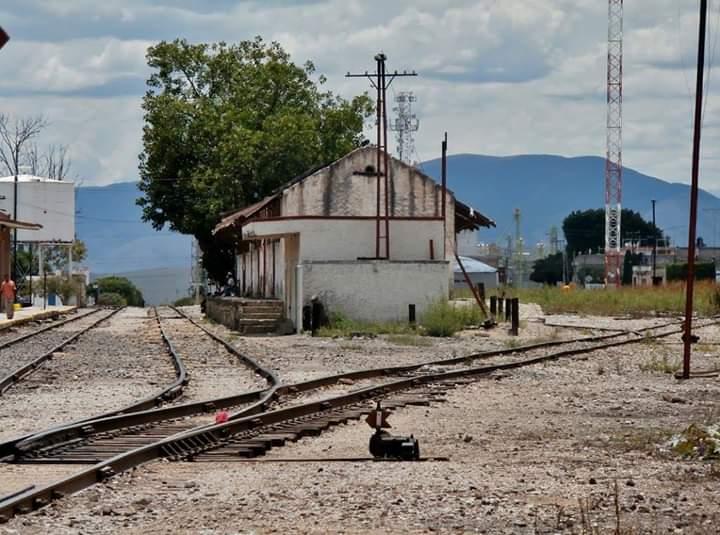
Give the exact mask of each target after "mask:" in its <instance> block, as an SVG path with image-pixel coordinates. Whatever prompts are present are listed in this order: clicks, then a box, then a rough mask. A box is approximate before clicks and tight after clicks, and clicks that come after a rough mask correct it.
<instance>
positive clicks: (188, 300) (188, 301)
mask: <svg viewBox="0 0 720 535" xmlns="http://www.w3.org/2000/svg"><path fill="white" fill-rule="evenodd" d="M194 304H195V298H194V297H190V296H187V297H181V298H180V299H177V300H176V301H175V302H174V303H173V305H174V306H176V307H189V306H192V305H194Z"/></svg>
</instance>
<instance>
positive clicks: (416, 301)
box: [214, 146, 495, 327]
mask: <svg viewBox="0 0 720 535" xmlns="http://www.w3.org/2000/svg"><path fill="white" fill-rule="evenodd" d="M376 156H377V152H376V148H375V147H372V146H368V147H362V148H358V149H356V150H354V151H352V152H350V153H349V154H347V155H346V156H344V157H343V158H341V159H339V160H337V161H335V162H333V163H332V164H330V165H327V166H325V167H322V168H320V169H315V170H312V171H310V172H308V173H306V174H304V175H302V176H300V177H297V178H295V179H293V180H291V181H289V182H288V183H287V184H285V185H284V186H283V187H282V188H280V189H279V190H278V191H276V192H275V193H274V194H272V195H270V196H268V197H266V198H264V199H262V200H260V201H258V202H257V203H255V204H253V205H251V206H248V207H246V208H244V209H242V210H239V211H238V212H235V213H233V214H231V215H229V216H227V217H225V218H224V219H223V220H222V221H220V223H219V224H218V225H217V226H216V228H215V230H214V233H215V235H216V236H217V238H218V239H223V240H232V242H233V244H234V247H235V249H236V251H237V257H236V259H237V263H236V276H237V283H238V287H239V291H240V293H241V295H243V296H247V297H253V298H265V299H278V300H282V301H283V310H284V314H285V317H286V318H288V319H290V320H291V321H292V322H293V323H294V325H295V326H296V327H297V326H299V325H300V323H301V318H302V315H301V314H302V307H303V306H304V305H307V304H308V303H309V301H310V299H311V297H313V296H315V297H317V298H318V299H320V301H321V302H322V303H323V304H324V305H325V307H326V308H327V309H328V311H329V312H330V313H333V312H338V313H342V314H344V315H346V316H349V317H352V318H355V319H358V320H368V321H386V320H401V319H405V318H407V314H408V305H410V304H413V305H415V306H416V309H417V312H418V314H419V315H421V314H422V311H423V310H424V309H425V307H426V306H427V305H429V304H430V303H432V302H433V301H436V300H440V299H446V298H447V297H448V295H449V288H450V285H451V284H453V280H454V279H453V273H452V269H451V266H450V261H451V260H452V259H453V258H454V251H455V236H456V233H458V232H460V231H462V230H477V229H479V228H481V227H490V226H494V225H495V223H494V222H493V221H492V220H490V219H489V218H487V217H485V216H483V215H482V214H480V213H479V212H477V211H476V210H474V209H473V208H471V207H469V206H467V205H465V204H463V203H462V202H460V201H458V200H456V199H455V197H454V196H453V194H452V192H450V191H447V192H446V193H445V195H444V194H443V191H442V187H441V186H440V185H439V184H437V183H436V182H435V181H434V180H433V179H431V178H430V177H429V176H427V175H425V174H424V173H422V172H421V171H419V170H418V169H415V168H414V167H411V166H409V165H407V164H405V163H403V162H401V161H400V160H397V159H395V158H392V157H391V158H389V170H390V172H389V177H388V183H389V188H388V191H389V194H388V199H387V206H388V214H389V217H388V219H387V225H386V220H385V218H384V207H385V203H386V199H385V196H384V195H380V196H378V195H377V191H378V188H377V183H378V176H377V173H376V171H375V167H374V166H375V162H376ZM381 192H382V188H381ZM443 199H445V210H443V208H442V205H443ZM378 203H379V206H380V207H381V214H382V216H381V218H380V219H378V217H377V207H378ZM443 212H444V213H445V217H444V218H443ZM386 228H387V229H388V230H389V235H387V236H386ZM386 246H387V247H388V249H389V255H388V256H387V257H385V250H386ZM378 252H379V253H380V254H378Z"/></svg>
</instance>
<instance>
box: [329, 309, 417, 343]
mask: <svg viewBox="0 0 720 535" xmlns="http://www.w3.org/2000/svg"><path fill="white" fill-rule="evenodd" d="M414 333H415V328H414V326H412V325H410V324H408V323H401V322H399V321H397V322H392V321H388V322H384V323H375V322H363V321H355V320H351V319H350V318H348V317H347V316H345V315H343V314H339V313H335V314H331V315H330V322H329V324H328V325H327V326H326V327H321V328H320V329H318V330H317V335H318V336H321V337H324V338H337V337H352V336H377V335H380V334H414Z"/></svg>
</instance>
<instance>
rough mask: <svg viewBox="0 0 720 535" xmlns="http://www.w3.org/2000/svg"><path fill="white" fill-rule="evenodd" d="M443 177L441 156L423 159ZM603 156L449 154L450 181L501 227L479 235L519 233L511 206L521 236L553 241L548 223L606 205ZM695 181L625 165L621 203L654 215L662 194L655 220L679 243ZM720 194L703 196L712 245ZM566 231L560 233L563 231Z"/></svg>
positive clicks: (703, 228) (701, 228)
mask: <svg viewBox="0 0 720 535" xmlns="http://www.w3.org/2000/svg"><path fill="white" fill-rule="evenodd" d="M421 168H422V169H423V170H424V171H425V172H426V173H428V174H429V175H430V176H432V177H434V178H436V179H437V180H438V181H439V180H440V160H439V159H436V160H431V161H428V162H424V163H422V164H421ZM604 176H605V160H604V159H603V158H599V157H595V156H582V157H577V158H564V157H561V156H548V155H523V156H506V157H497V156H481V155H477V154H457V155H453V156H449V157H448V187H449V188H450V189H451V190H452V191H453V192H454V193H455V194H456V196H457V198H458V199H460V200H462V201H463V202H465V203H468V204H470V205H472V206H473V207H474V208H476V209H477V210H479V211H480V212H482V213H483V214H485V215H487V216H488V217H490V218H492V219H494V220H495V222H496V223H497V229H488V230H486V229H483V230H481V231H480V234H479V241H483V242H487V241H495V240H499V241H500V242H502V240H503V239H504V237H505V236H506V235H508V234H511V235H514V233H515V231H514V229H515V224H514V221H513V210H514V209H515V208H520V210H521V212H522V225H521V229H522V236H523V237H524V238H525V242H526V243H527V244H534V243H536V242H538V241H545V242H547V235H546V234H547V233H548V232H549V230H550V227H551V226H553V225H557V227H558V230H561V225H562V220H563V219H564V218H565V216H566V215H568V214H569V213H570V212H571V211H572V210H586V209H590V208H602V207H604V205H605V194H604V191H605V181H604ZM689 195H690V187H689V186H687V185H685V184H677V183H671V182H666V181H663V180H660V179H658V178H654V177H651V176H648V175H644V174H642V173H639V172H637V171H635V170H633V169H629V168H624V170H623V208H630V209H631V210H635V211H637V212H640V213H641V214H642V215H643V217H645V218H646V219H647V220H651V218H652V206H651V203H650V200H651V199H656V200H657V205H656V221H657V224H658V226H659V227H661V228H662V229H663V230H664V231H665V233H666V234H668V235H669V236H670V237H671V238H672V240H673V243H675V244H677V245H686V244H687V225H688V212H689ZM718 209H720V199H718V198H717V197H715V196H714V195H712V194H710V193H708V192H707V191H701V193H700V196H699V212H698V213H699V218H698V236H702V237H703V238H704V240H705V243H706V244H707V245H713V244H715V243H718V240H720V235H718V234H717V233H718V231H720V212H716V211H710V210H718ZM561 237H562V232H561Z"/></svg>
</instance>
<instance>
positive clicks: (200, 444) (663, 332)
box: [0, 320, 718, 520]
mask: <svg viewBox="0 0 720 535" xmlns="http://www.w3.org/2000/svg"><path fill="white" fill-rule="evenodd" d="M191 321H192V320H191ZM717 323H718V321H711V322H708V323H706V324H704V325H701V326H699V327H698V328H702V327H707V326H709V325H714V324H717ZM676 325H677V323H676V322H673V323H672V324H670V323H669V324H665V325H661V326H654V327H650V328H646V329H642V330H639V331H635V332H623V333H612V334H606V335H600V336H592V337H584V338H582V339H575V340H569V341H568V340H566V341H550V342H544V343H540V344H533V345H530V346H523V347H517V348H510V349H506V350H497V351H489V352H484V353H476V354H473V355H468V356H464V357H456V358H452V359H442V360H437V361H433V362H426V363H421V364H417V365H411V366H398V367H387V368H376V369H372V370H358V371H355V372H349V373H343V374H337V375H333V376H328V377H323V378H318V379H314V380H310V381H305V382H302V383H296V384H275V385H274V386H271V387H270V388H268V389H266V390H261V391H255V392H249V393H246V394H243V395H244V396H247V397H245V398H244V399H245V402H247V403H249V405H247V406H245V407H243V408H242V409H241V410H239V411H237V412H235V413H234V414H232V415H231V418H230V420H229V421H228V422H225V423H220V424H215V425H203V426H199V427H196V428H193V429H191V430H179V432H178V433H175V434H173V435H171V436H159V435H157V436H153V433H152V432H150V433H147V435H148V436H147V438H149V439H150V442H149V443H148V441H147V440H146V437H144V436H143V432H144V431H146V430H147V429H150V427H148V426H152V425H153V424H154V423H157V421H158V419H159V418H167V417H168V416H169V415H170V413H169V412H168V411H179V410H183V406H178V407H170V408H167V409H158V410H156V411H145V412H141V413H133V414H128V415H122V416H119V417H118V418H122V419H123V420H122V421H120V420H115V421H111V419H104V420H95V421H92V422H88V430H89V435H88V436H86V437H85V438H82V437H75V438H68V436H69V435H67V434H65V435H64V436H63V438H64V439H65V440H64V443H63V442H62V441H61V442H55V443H54V444H52V445H51V446H52V447H50V448H47V443H46V442H44V441H47V440H50V439H52V438H55V439H57V438H59V437H60V436H61V434H62V433H63V432H65V433H67V432H68V431H70V430H68V429H65V430H63V431H59V430H55V431H54V432H51V433H50V434H45V436H40V435H38V436H34V437H30V439H29V440H27V441H25V442H24V443H20V444H17V445H16V446H17V448H16V450H17V451H16V452H15V453H14V454H13V458H12V459H11V460H12V461H14V462H49V461H48V457H51V458H52V457H53V456H55V459H54V462H63V461H62V457H63V456H65V457H66V459H68V462H72V457H70V455H72V453H70V452H71V451H72V450H73V448H76V447H84V448H85V449H84V450H83V454H84V455H85V457H84V458H83V462H90V461H94V460H100V462H98V463H95V464H93V466H92V467H90V468H85V469H83V470H81V471H79V472H78V473H76V474H75V475H73V476H71V477H68V478H66V479H63V480H61V481H58V482H56V483H54V484H51V485H47V486H44V487H42V488H39V489H38V488H33V489H31V490H28V491H27V492H25V493H22V494H20V495H17V496H15V497H13V498H11V499H7V500H4V501H2V502H0V520H7V519H8V518H10V517H11V516H13V515H15V514H18V513H25V512H29V511H32V510H34V509H37V508H39V507H42V506H44V505H46V504H47V503H49V502H50V501H52V500H54V499H57V498H60V497H62V496H64V495H65V494H68V493H72V492H76V491H78V490H81V489H83V488H86V487H88V486H90V485H93V484H95V483H97V482H99V481H103V480H105V479H107V478H109V477H112V476H113V475H115V474H117V473H120V472H122V471H125V470H127V469H130V468H133V467H135V466H138V465H140V464H143V463H145V462H148V461H151V460H154V459H159V458H166V459H171V460H191V461H199V462H205V461H216V460H229V459H240V458H250V457H254V456H257V455H261V454H262V453H264V452H265V451H266V450H267V449H269V448H271V447H273V446H277V445H281V444H283V443H285V442H286V441H288V440H296V439H297V438H299V437H301V436H305V435H313V434H319V433H321V432H322V431H323V430H324V429H327V428H329V427H332V426H334V425H337V424H340V423H343V422H347V421H349V420H352V419H356V418H359V417H360V416H362V415H363V414H367V413H369V412H370V411H371V410H373V405H371V404H370V403H369V401H370V400H378V399H382V400H383V405H384V406H385V407H388V408H398V407H403V406H406V405H412V404H421V405H427V404H430V403H433V402H438V401H442V400H443V395H444V393H445V392H446V391H447V390H448V389H450V388H455V387H457V386H460V385H463V384H465V383H468V382H472V381H475V380H477V378H478V377H487V376H488V375H489V374H491V373H492V372H495V371H500V370H511V369H516V368H521V367H525V366H530V365H534V364H538V363H542V362H549V361H553V360H557V359H560V358H566V357H573V356H578V355H583V354H587V353H590V352H593V351H597V350H601V349H610V348H614V347H619V346H623V345H628V344H633V343H638V342H640V341H643V340H651V339H656V338H662V337H667V336H672V335H676V334H680V333H681V332H682V329H679V328H677V327H676ZM199 327H200V328H201V329H203V330H205V331H206V332H207V330H206V329H204V327H202V326H199ZM651 331H658V332H651ZM208 334H210V335H211V336H215V335H214V334H212V333H209V332H208ZM224 343H225V344H227V342H224ZM228 345H229V344H228ZM556 346H570V347H569V348H563V347H561V349H560V350H558V351H551V352H549V353H544V354H539V355H533V354H532V353H533V352H534V351H537V350H538V349H547V348H550V347H556ZM529 353H530V354H531V356H529V357H526V358H511V359H510V360H507V361H502V362H495V363H492V364H486V365H483V366H467V365H465V366H462V364H467V363H470V362H473V361H476V360H479V359H489V358H491V357H498V356H502V355H506V356H514V357H518V356H522V355H527V354H529ZM433 366H441V367H447V366H456V367H455V368H454V369H449V370H448V369H442V370H440V371H438V370H437V369H432V367H433ZM381 376H384V377H385V378H386V379H388V380H386V381H384V382H382V383H381V384H375V385H370V386H366V387H363V388H358V389H355V390H353V391H351V392H347V393H343V394H341V395H336V396H333V397H329V398H325V399H321V400H315V401H311V402H306V403H300V404H296V405H290V406H286V407H281V408H276V409H273V410H268V408H269V407H270V406H271V404H272V402H273V401H275V400H279V399H281V398H282V397H283V396H286V397H287V396H292V395H300V394H301V393H302V392H308V391H311V390H313V389H318V388H323V387H326V386H329V385H334V384H337V383H338V382H339V381H341V380H342V379H353V380H356V379H365V378H372V377H381ZM227 401H228V400H227V398H226V399H218V400H214V401H212V402H211V404H212V408H216V407H217V408H219V407H223V406H225V405H223V403H225V402H227ZM236 401H237V399H236ZM184 410H187V409H184ZM164 421H167V420H164ZM113 426H114V427H113ZM130 426H135V429H134V431H135V432H136V433H137V434H138V437H137V438H139V440H136V441H132V440H128V435H127V434H124V435H122V434H121V436H122V438H121V441H124V446H123V447H126V448H129V449H126V450H125V451H120V450H121V449H122V448H118V447H116V446H113V445H112V441H110V442H109V443H108V442H101V443H99V444H98V446H99V447H97V448H96V449H94V450H93V440H98V441H105V440H107V439H111V438H112V437H111V436H110V435H111V434H112V432H116V431H117V430H118V429H120V430H122V429H125V430H127V429H129V427H130ZM100 433H106V434H105V435H101V434H100ZM51 435H54V437H53V436H51ZM77 438H80V440H77ZM153 439H154V441H153ZM73 440H76V442H72V441H73ZM53 451H54V452H55V453H54V454H53V453H52V452H53ZM76 451H77V449H76Z"/></svg>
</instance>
